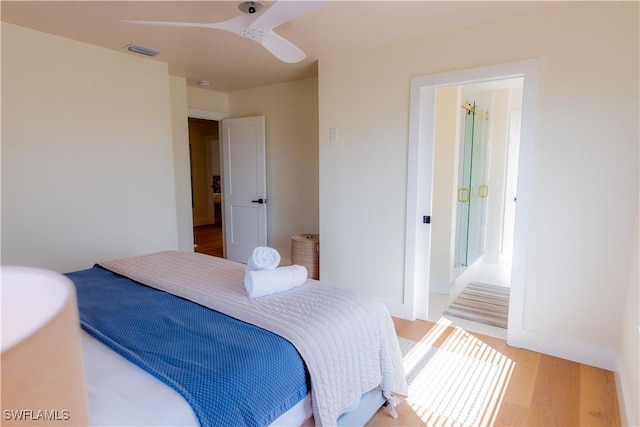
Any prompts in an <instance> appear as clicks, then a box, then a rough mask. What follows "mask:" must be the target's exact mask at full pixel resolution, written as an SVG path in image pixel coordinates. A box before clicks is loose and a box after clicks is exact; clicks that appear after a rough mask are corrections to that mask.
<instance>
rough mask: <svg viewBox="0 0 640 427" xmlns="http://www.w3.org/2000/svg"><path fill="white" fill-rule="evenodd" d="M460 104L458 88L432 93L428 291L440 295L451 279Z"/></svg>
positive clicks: (443, 89) (446, 292)
mask: <svg viewBox="0 0 640 427" xmlns="http://www.w3.org/2000/svg"><path fill="white" fill-rule="evenodd" d="M461 102H462V101H461V98H460V87H459V86H454V87H449V88H442V89H439V90H438V91H437V92H436V120H437V121H436V129H435V132H436V133H435V135H436V136H435V139H434V141H435V143H434V148H433V150H434V154H433V156H434V159H435V160H434V164H433V182H434V186H433V194H432V196H431V197H432V210H431V216H432V218H433V221H432V222H431V272H430V277H429V281H430V283H429V287H430V290H432V291H435V292H441V293H444V294H449V293H450V291H451V285H453V279H454V271H453V257H454V252H455V235H456V190H457V186H458V150H459V148H458V147H459V143H460V142H459V141H460V103H461Z"/></svg>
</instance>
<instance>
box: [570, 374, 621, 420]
mask: <svg viewBox="0 0 640 427" xmlns="http://www.w3.org/2000/svg"><path fill="white" fill-rule="evenodd" d="M580 425H581V426H616V425H620V412H619V409H618V399H617V395H616V384H615V378H614V375H613V373H612V372H610V371H606V370H604V369H599V368H595V367H593V366H587V365H580Z"/></svg>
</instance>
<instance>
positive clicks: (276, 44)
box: [260, 31, 306, 64]
mask: <svg viewBox="0 0 640 427" xmlns="http://www.w3.org/2000/svg"><path fill="white" fill-rule="evenodd" d="M260 44H262V46H264V47H265V49H267V50H268V51H269V52H271V53H272V54H273V56H275V57H276V58H278V59H279V60H281V61H283V62H286V63H289V64H293V63H296V62H300V61H302V60H303V59H304V58H305V57H306V55H305V53H304V52H303V51H302V50H300V48H298V47H297V46H296V45H294V44H293V43H291V42H290V41H289V40H287V39H284V38H282V37H280V36H279V35H277V34H276V33H274V32H273V31H269V32H268V33H267V35H266V36H265V37H264V38H263V39H262V41H261V42H260Z"/></svg>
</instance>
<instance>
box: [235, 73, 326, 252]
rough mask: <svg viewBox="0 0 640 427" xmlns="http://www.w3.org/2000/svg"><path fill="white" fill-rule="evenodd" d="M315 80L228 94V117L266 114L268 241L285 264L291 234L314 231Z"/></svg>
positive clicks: (316, 166)
mask: <svg viewBox="0 0 640 427" xmlns="http://www.w3.org/2000/svg"><path fill="white" fill-rule="evenodd" d="M317 83H318V81H317V79H315V78H312V79H305V80H298V81H294V82H289V83H283V84H278V85H273V86H266V87H262V88H257V89H251V90H247V91H243V92H236V93H232V94H230V96H229V106H230V112H231V116H232V117H248V116H265V130H266V154H267V200H268V203H267V240H268V245H269V246H272V247H274V248H276V249H277V250H278V251H279V252H280V254H281V256H282V259H283V264H284V263H286V262H288V261H289V260H290V257H291V237H292V236H294V235H297V234H301V233H317V232H318V84H317ZM320 240H321V244H322V236H320ZM321 263H322V261H321Z"/></svg>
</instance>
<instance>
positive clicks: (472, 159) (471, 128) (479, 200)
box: [454, 102, 489, 268]
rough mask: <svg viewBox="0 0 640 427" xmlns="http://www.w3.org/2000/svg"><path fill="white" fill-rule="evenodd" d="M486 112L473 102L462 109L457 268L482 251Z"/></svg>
mask: <svg viewBox="0 0 640 427" xmlns="http://www.w3.org/2000/svg"><path fill="white" fill-rule="evenodd" d="M487 120H488V113H487V112H486V111H483V110H481V109H480V108H479V107H478V106H477V105H476V104H475V102H474V103H473V104H471V105H469V104H467V105H465V106H463V108H462V111H461V122H460V123H461V134H460V154H459V164H458V190H457V195H456V198H457V209H456V240H455V260H454V266H455V267H456V268H459V267H466V266H469V265H471V264H473V263H474V262H475V261H476V260H477V259H478V258H480V256H481V255H482V254H483V253H484V241H485V223H486V198H487V197H488V196H489V187H488V186H487V185H486V177H487V172H486V171H487V170H488V167H487V164H486V163H487Z"/></svg>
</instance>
